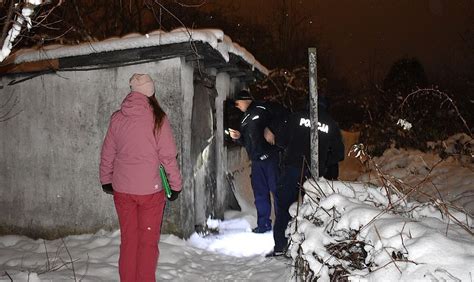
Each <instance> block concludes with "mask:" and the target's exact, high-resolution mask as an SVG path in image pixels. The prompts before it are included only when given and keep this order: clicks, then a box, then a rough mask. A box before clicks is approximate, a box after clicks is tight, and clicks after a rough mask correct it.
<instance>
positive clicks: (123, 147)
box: [100, 92, 181, 195]
mask: <svg viewBox="0 0 474 282" xmlns="http://www.w3.org/2000/svg"><path fill="white" fill-rule="evenodd" d="M153 126H154V118H153V110H152V108H151V106H150V105H149V103H148V98H147V97H146V96H145V95H143V94H141V93H139V92H131V93H130V94H128V95H127V97H125V99H124V100H123V102H122V106H121V108H120V110H118V111H116V112H115V113H114V114H113V115H112V117H111V120H110V124H109V129H108V131H107V135H106V136H105V139H104V143H103V145H102V152H101V154H100V182H101V183H102V184H108V183H112V186H113V188H114V191H117V192H120V193H127V194H133V195H149V194H153V193H156V192H159V191H161V190H162V189H163V188H162V184H161V178H160V175H159V166H160V164H163V166H164V167H165V170H166V172H167V174H168V180H169V183H170V186H171V189H173V190H175V191H180V190H181V175H180V172H179V167H178V163H177V161H176V155H177V152H176V145H175V142H174V138H173V133H172V130H171V126H170V123H169V120H168V118H167V117H166V116H165V118H164V119H163V123H162V126H161V129H160V130H159V132H158V133H157V134H156V137H155V135H154V134H153Z"/></svg>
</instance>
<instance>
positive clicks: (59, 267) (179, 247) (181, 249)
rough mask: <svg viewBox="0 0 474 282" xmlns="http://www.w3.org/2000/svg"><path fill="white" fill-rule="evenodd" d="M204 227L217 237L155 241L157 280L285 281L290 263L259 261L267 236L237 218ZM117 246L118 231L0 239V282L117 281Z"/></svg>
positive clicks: (270, 241)
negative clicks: (215, 229)
mask: <svg viewBox="0 0 474 282" xmlns="http://www.w3.org/2000/svg"><path fill="white" fill-rule="evenodd" d="M234 216H236V215H235V214H234ZM209 222H212V225H214V227H217V226H218V228H219V230H220V234H218V235H209V236H206V237H201V236H199V235H198V234H196V233H195V234H193V235H192V236H191V238H189V240H188V241H184V240H182V239H180V238H178V237H176V236H173V235H162V236H161V241H160V244H159V248H160V258H159V263H158V269H157V271H156V274H157V275H156V277H157V279H158V281H224V280H226V281H242V280H244V281H245V280H252V281H288V280H289V275H290V272H289V269H290V267H289V264H290V262H291V261H290V260H288V259H267V258H265V257H264V254H265V253H267V252H269V251H270V250H271V249H272V248H273V237H272V234H271V233H270V232H268V233H265V234H254V233H252V232H251V229H250V225H249V223H248V222H247V221H246V220H245V219H243V218H236V219H230V220H228V221H223V222H220V221H216V220H211V221H209ZM209 225H211V224H209ZM119 245H120V231H118V230H117V231H114V232H105V231H100V232H98V233H96V234H87V235H78V236H68V237H65V238H62V239H58V240H53V241H46V240H32V239H29V238H27V237H23V236H13V235H11V236H3V237H0V281H10V277H11V279H12V280H13V281H30V282H34V281H74V280H75V279H76V280H82V281H118V280H119V276H118V264H117V261H118V257H119ZM71 262H72V263H71Z"/></svg>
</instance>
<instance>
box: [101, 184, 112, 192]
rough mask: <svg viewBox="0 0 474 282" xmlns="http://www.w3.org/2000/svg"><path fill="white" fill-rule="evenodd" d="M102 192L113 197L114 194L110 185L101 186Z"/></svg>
mask: <svg viewBox="0 0 474 282" xmlns="http://www.w3.org/2000/svg"><path fill="white" fill-rule="evenodd" d="M102 191H104V192H105V193H107V194H110V195H113V194H114V188H113V187H112V183H108V184H103V185H102Z"/></svg>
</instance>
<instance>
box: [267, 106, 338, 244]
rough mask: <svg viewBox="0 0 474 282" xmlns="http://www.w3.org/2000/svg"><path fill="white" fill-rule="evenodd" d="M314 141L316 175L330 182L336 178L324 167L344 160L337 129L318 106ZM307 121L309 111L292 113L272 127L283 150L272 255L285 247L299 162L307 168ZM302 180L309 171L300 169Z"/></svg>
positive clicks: (296, 192)
mask: <svg viewBox="0 0 474 282" xmlns="http://www.w3.org/2000/svg"><path fill="white" fill-rule="evenodd" d="M318 112H319V113H318V120H319V124H318V138H319V175H320V176H324V177H327V178H330V179H337V175H334V172H333V171H334V168H332V169H331V172H332V173H331V174H332V175H328V174H327V172H328V167H331V166H338V162H339V161H342V160H343V159H344V144H343V142H342V136H341V132H340V129H339V127H338V126H337V124H336V122H335V121H334V120H333V119H332V117H331V116H330V115H329V113H328V112H327V111H326V110H325V109H324V108H322V107H319V108H318ZM311 126H312V125H311V121H310V113H309V110H306V111H302V112H296V113H293V114H291V115H290V116H289V118H288V119H287V120H286V121H284V122H281V123H280V124H279V125H276V126H275V127H277V128H280V129H279V132H281V133H280V134H277V135H276V142H277V145H278V146H281V147H283V148H285V153H284V161H283V164H284V168H283V174H282V175H281V178H280V182H279V185H278V188H277V192H276V195H277V196H276V198H277V201H276V205H277V216H276V219H275V226H274V229H273V238H274V240H275V247H274V253H276V252H281V251H283V250H284V249H285V248H286V247H287V244H288V240H287V238H286V237H285V230H286V227H287V226H288V222H289V221H290V219H291V216H290V214H289V212H288V209H289V207H290V206H291V204H293V203H294V202H295V201H296V200H297V199H298V191H299V186H300V185H302V184H303V183H299V182H300V177H301V169H302V167H303V159H306V161H307V164H308V165H310V161H311V156H310V150H311V148H310V135H311ZM304 167H305V169H304V177H305V179H306V178H308V177H309V169H308V167H307V166H304Z"/></svg>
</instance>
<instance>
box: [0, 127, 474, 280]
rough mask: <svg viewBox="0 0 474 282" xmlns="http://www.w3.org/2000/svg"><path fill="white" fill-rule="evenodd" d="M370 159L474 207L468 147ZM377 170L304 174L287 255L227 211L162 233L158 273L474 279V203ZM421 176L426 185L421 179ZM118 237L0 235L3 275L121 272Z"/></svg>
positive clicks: (67, 276)
mask: <svg viewBox="0 0 474 282" xmlns="http://www.w3.org/2000/svg"><path fill="white" fill-rule="evenodd" d="M458 137H459V136H458ZM458 137H456V138H458ZM456 138H454V139H455V141H456V140H458V139H456ZM454 139H450V140H451V141H452V142H451V141H449V140H447V141H446V142H444V146H445V147H446V150H449V148H450V146H449V144H451V143H452V144H458V143H459V142H458V141H459V140H458V141H456V142H457V143H456V142H455V141H453V140H454ZM450 142H451V143H450ZM453 142H454V143H453ZM468 142H471V143H472V139H469V140H468ZM469 144H470V143H469ZM463 148H465V147H463ZM374 161H375V162H376V163H377V165H378V167H379V169H380V172H382V173H384V174H385V173H386V174H385V177H386V180H389V182H390V181H392V183H395V182H394V181H395V178H391V176H390V174H391V175H394V176H397V177H398V179H401V180H402V182H399V183H398V184H397V185H398V186H397V185H394V186H393V187H400V185H402V186H404V187H405V188H407V187H408V188H409V187H418V188H419V187H424V188H423V189H426V190H425V191H426V192H427V193H428V191H430V189H429V188H430V187H431V188H433V187H436V189H434V190H435V191H437V192H436V195H438V196H439V195H441V198H443V200H445V201H452V203H453V204H459V205H461V206H462V207H463V208H464V209H465V210H467V211H471V212H472V210H473V209H472V203H473V202H474V201H473V200H472V197H473V194H474V191H473V190H474V185H473V184H474V171H473V169H472V156H469V155H467V158H464V157H460V156H452V157H449V158H447V159H446V160H444V161H440V159H439V157H437V156H436V155H435V154H432V153H421V152H418V151H406V150H396V149H390V150H387V151H386V153H385V154H384V155H383V156H382V157H380V158H376V159H374ZM376 176H377V174H373V173H372V174H367V175H365V176H362V177H361V178H360V179H364V180H370V182H372V183H376V184H377V183H378V184H377V185H375V184H368V183H362V182H338V181H337V182H328V181H324V180H322V181H318V182H314V181H308V182H306V183H305V185H304V186H305V190H306V195H305V196H304V198H303V202H302V203H301V204H300V205H296V204H294V205H293V206H292V207H291V209H290V212H291V213H292V215H293V216H294V218H293V220H292V222H291V224H290V226H289V228H288V229H287V232H288V234H289V235H290V236H291V242H292V244H291V245H290V249H289V255H290V256H291V259H286V258H265V257H264V254H265V253H267V252H269V251H270V250H271V249H272V247H273V238H272V234H271V233H270V232H269V233H265V234H253V233H252V232H251V231H250V230H251V224H250V223H249V222H254V221H255V218H251V213H248V212H245V211H244V212H242V213H240V212H235V211H229V212H227V213H226V220H224V221H218V220H212V219H209V220H208V227H210V228H211V229H214V230H219V233H217V234H211V235H207V236H203V235H199V234H196V233H195V234H193V235H192V236H191V237H190V238H189V239H188V240H186V241H185V240H182V239H179V238H177V237H175V236H173V235H162V237H161V241H160V245H159V246H160V259H159V264H158V268H157V278H158V280H159V281H166V280H169V281H224V280H225V281H236V280H237V281H249V280H250V281H290V280H294V277H295V276H294V275H293V274H294V273H295V270H298V271H300V270H301V267H296V268H294V266H295V265H297V266H303V267H306V271H304V272H301V271H300V272H299V273H300V274H303V275H306V278H316V277H317V278H318V279H319V280H318V281H329V279H330V277H334V276H336V277H338V278H342V277H344V278H349V279H350V280H352V281H474V235H473V232H474V229H473V218H472V213H471V215H469V214H466V213H464V212H463V210H462V209H456V208H455V207H454V206H450V205H448V206H446V205H444V203H447V202H442V201H439V200H437V201H434V202H417V201H414V199H413V198H412V197H410V199H408V198H407V197H404V196H403V195H402V194H400V193H398V192H397V191H396V189H387V188H385V187H383V186H382V185H381V184H380V182H377V181H380V179H379V180H377V179H378V178H377V177H376ZM427 179H429V181H427ZM421 180H423V181H424V182H423V185H418V183H419V181H421ZM424 185H426V186H424ZM431 190H433V189H431ZM434 190H433V191H434ZM388 192H389V193H388ZM430 194H432V193H430ZM388 195H389V196H388ZM433 195H434V194H433ZM425 200H426V199H425ZM119 244H120V233H119V231H114V232H105V231H100V232H98V233H96V234H86V235H78V236H68V237H65V238H62V239H58V240H54V241H45V240H32V239H29V238H26V237H23V236H16V235H9V236H2V237H0V281H11V280H13V281H51V280H52V281H73V280H75V279H76V280H83V281H118V268H117V260H118V255H119V253H118V252H119Z"/></svg>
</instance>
